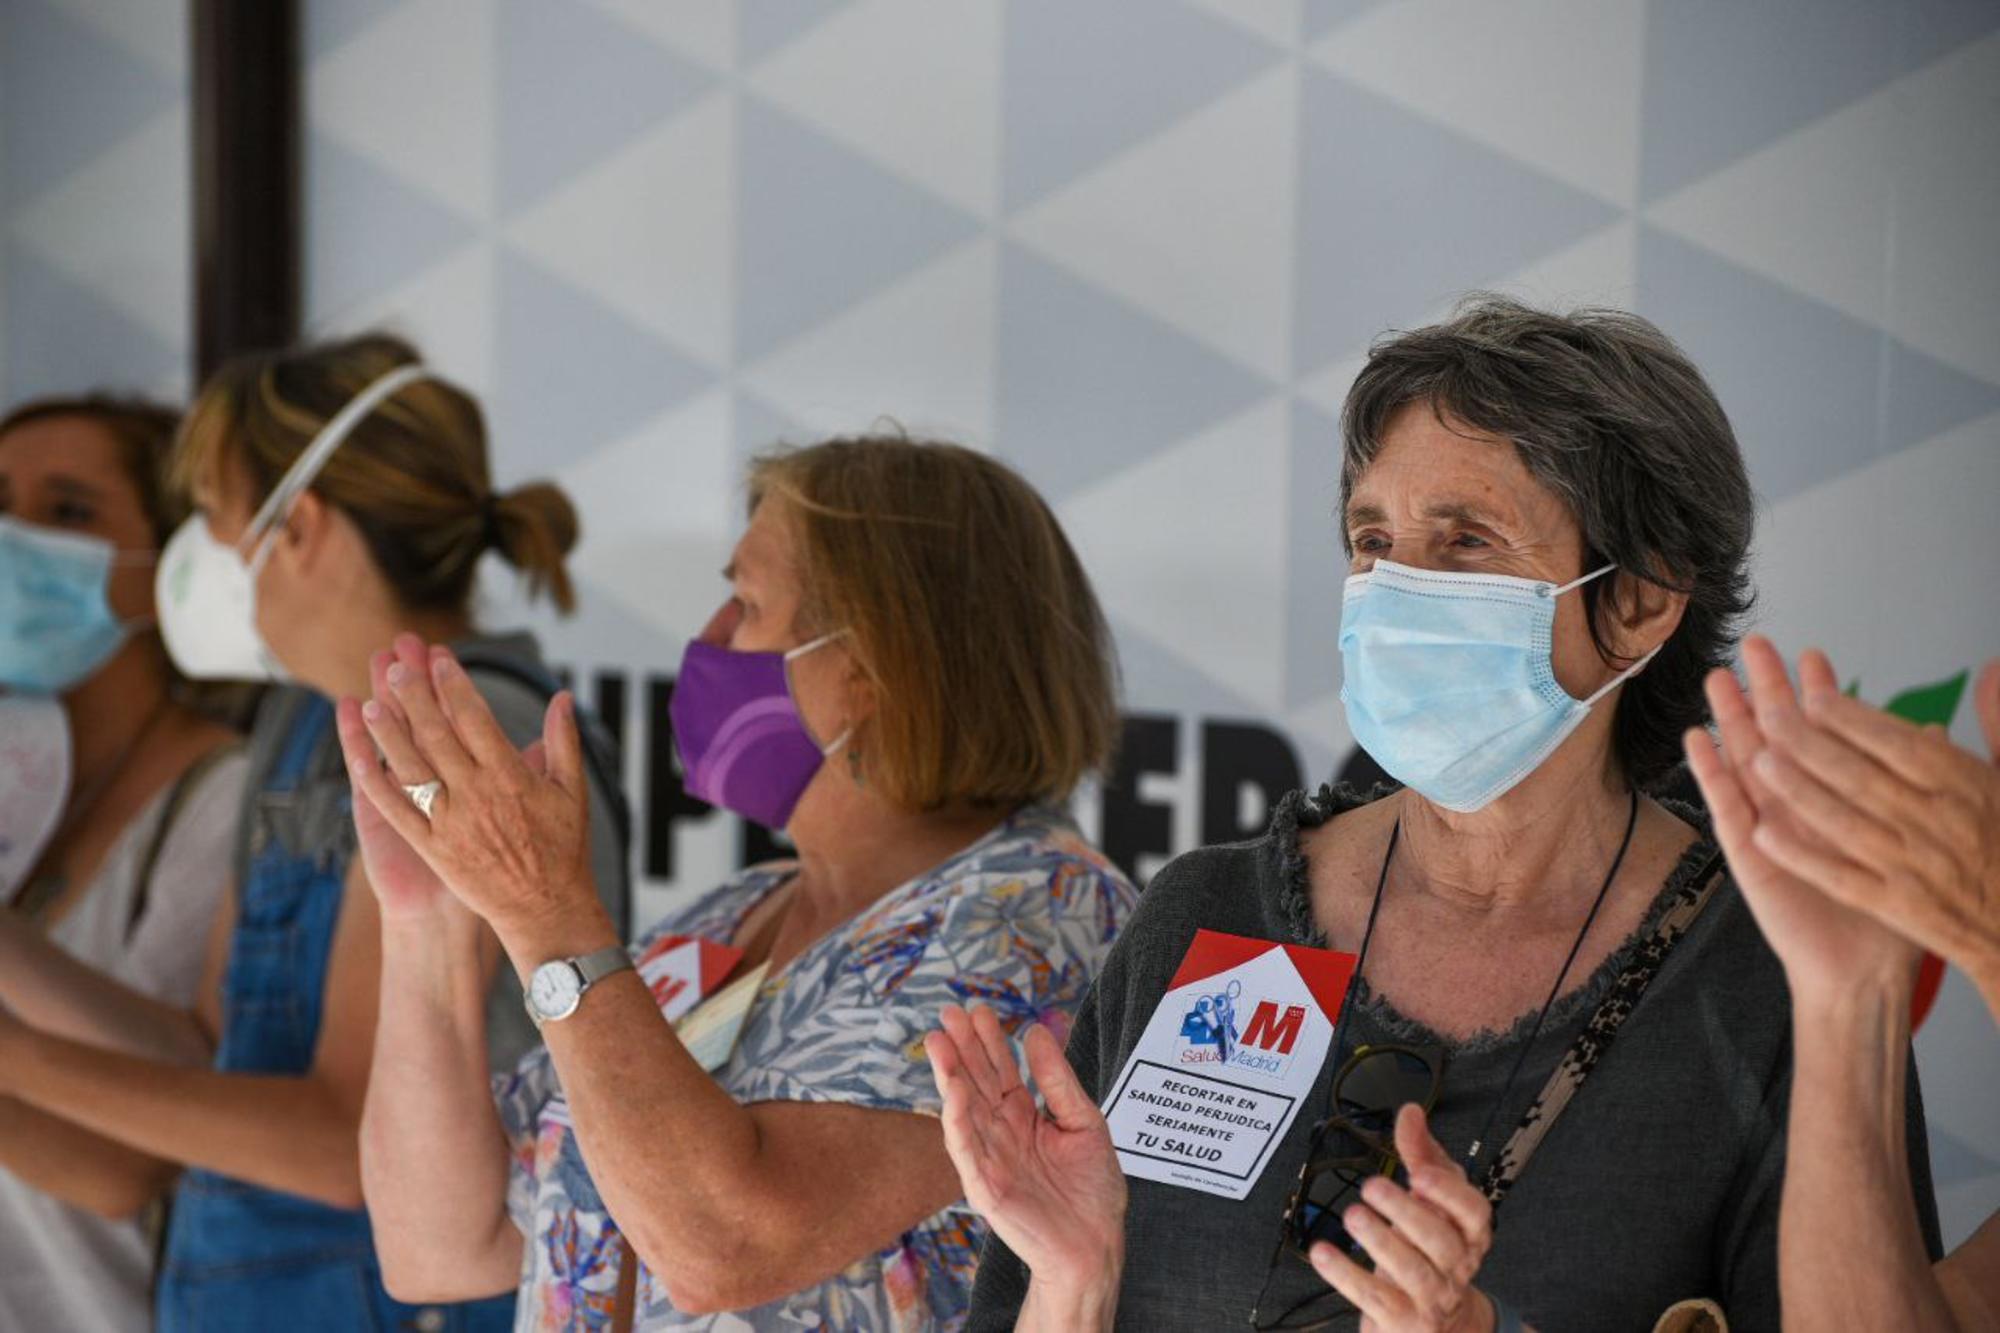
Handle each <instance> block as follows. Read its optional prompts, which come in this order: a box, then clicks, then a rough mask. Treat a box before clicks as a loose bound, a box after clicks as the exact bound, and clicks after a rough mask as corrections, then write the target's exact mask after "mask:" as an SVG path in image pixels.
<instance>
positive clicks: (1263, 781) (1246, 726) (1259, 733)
mask: <svg viewBox="0 0 2000 1333" xmlns="http://www.w3.org/2000/svg"><path fill="white" fill-rule="evenodd" d="M1201 754H1202V760H1201V840H1202V842H1204V843H1215V842H1240V841H1241V840H1243V839H1244V838H1254V837H1256V836H1257V835H1258V834H1260V833H1262V832H1263V831H1264V825H1265V822H1266V821H1267V820H1268V819H1269V817H1270V810H1271V807H1272V806H1274V805H1276V804H1277V803H1278V798H1279V797H1280V796H1283V795H1284V794H1285V793H1286V792H1288V791H1291V790H1292V789H1293V788H1295V787H1297V786H1298V785H1299V783H1300V782H1301V781H1302V771H1301V769H1300V766H1299V757H1298V755H1297V754H1296V753H1295V752H1294V751H1293V749H1292V746H1291V742H1290V741H1287V740H1286V739H1285V738H1284V737H1283V736H1280V735H1279V734H1278V733H1277V732H1275V731H1272V730H1271V729H1270V728H1269V727H1263V726H1259V725H1257V724H1256V723H1254V722H1205V723H1203V724H1202V728H1201ZM1246 784H1247V785H1249V786H1252V787H1256V788H1258V789H1260V790H1261V791H1262V792H1263V793H1264V814H1262V815H1260V816H1259V817H1258V818H1257V820H1256V822H1255V823H1252V824H1245V823H1244V822H1243V819H1242V801H1241V799H1240V798H1241V795H1242V791H1243V788H1244V786H1245V785H1246Z"/></svg>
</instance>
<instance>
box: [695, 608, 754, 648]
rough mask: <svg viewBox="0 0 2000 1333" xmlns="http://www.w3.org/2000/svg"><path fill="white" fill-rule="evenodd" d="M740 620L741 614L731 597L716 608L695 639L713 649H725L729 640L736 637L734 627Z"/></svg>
mask: <svg viewBox="0 0 2000 1333" xmlns="http://www.w3.org/2000/svg"><path fill="white" fill-rule="evenodd" d="M742 619H743V612H742V611H741V609H739V608H738V607H737V605H736V599H735V598H733V597H732V598H730V599H729V600H728V601H726V602H724V603H723V604H722V605H721V606H719V607H717V608H716V612H715V614H714V615H712V616H710V617H709V618H708V624H706V625H704V626H702V630H701V633H700V634H699V635H697V636H696V637H697V638H698V639H700V641H701V642H703V643H706V644H709V645H711V646H713V647H717V648H727V647H728V646H729V641H730V639H732V638H734V637H735V635H736V626H737V625H738V623H740V622H741V621H742Z"/></svg>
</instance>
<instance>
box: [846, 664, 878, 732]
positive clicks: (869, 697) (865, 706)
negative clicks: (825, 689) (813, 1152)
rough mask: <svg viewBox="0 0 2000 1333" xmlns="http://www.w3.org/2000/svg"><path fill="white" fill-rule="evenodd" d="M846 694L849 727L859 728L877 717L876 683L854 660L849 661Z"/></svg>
mask: <svg viewBox="0 0 2000 1333" xmlns="http://www.w3.org/2000/svg"><path fill="white" fill-rule="evenodd" d="M845 693H846V701H847V725H848V726H849V727H859V726H860V725H861V724H862V723H863V722H866V721H867V720H868V719H869V718H871V717H874V716H875V709H876V705H877V702H878V699H879V696H878V695H877V694H876V692H875V682H874V681H872V680H870V679H869V678H868V673H867V672H865V671H863V670H862V669H861V664H860V663H859V662H855V661H854V660H853V659H852V658H850V659H848V668H847V679H846V682H845Z"/></svg>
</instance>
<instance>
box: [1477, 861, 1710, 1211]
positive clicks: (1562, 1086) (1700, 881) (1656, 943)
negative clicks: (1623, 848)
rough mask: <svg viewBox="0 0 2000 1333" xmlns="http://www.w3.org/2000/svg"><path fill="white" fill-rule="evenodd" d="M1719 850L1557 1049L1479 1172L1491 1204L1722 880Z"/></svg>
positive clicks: (1519, 1169)
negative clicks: (1517, 1119) (1538, 1086)
mask: <svg viewBox="0 0 2000 1333" xmlns="http://www.w3.org/2000/svg"><path fill="white" fill-rule="evenodd" d="M1721 860H1722V853H1721V852H1720V851H1718V852H1716V853H1714V855H1712V856H1711V857H1710V858H1709V860H1708V862H1707V864H1705V865H1704V866H1703V867H1702V869H1701V871H1700V873H1698V874H1695V875H1692V876H1690V877H1689V878H1688V882H1687V883H1686V884H1685V885H1684V886H1683V887H1682V888H1681V890H1680V892H1679V893H1678V894H1676V895H1675V897H1674V899H1673V901H1672V902H1670V903H1669V904H1668V905H1667V908H1666V910H1665V911H1663V912H1662V913H1661V914H1660V919H1659V921H1658V922H1657V923H1656V924H1655V925H1654V927H1653V931H1652V933H1651V934H1650V935H1648V936H1647V937H1646V938H1645V939H1644V940H1643V941H1642V942H1641V943H1640V944H1639V947H1638V948H1637V949H1636V950H1634V952H1633V955H1632V961H1631V962H1630V963H1628V964H1626V966H1625V969H1624V971H1622V972H1620V973H1619V974H1618V976H1617V978H1616V979H1615V980H1613V982H1612V983H1611V989H1610V991H1609V992H1608V993H1607V994H1606V995H1605V997H1604V1001H1603V1003H1601V1004H1599V1005H1598V1006H1597V1009H1596V1011H1595V1012H1594V1013H1592V1014H1591V1016H1590V1021H1589V1022H1587V1023H1585V1024H1584V1025H1583V1030H1582V1031H1581V1032H1579V1033H1577V1035H1576V1040H1575V1041H1574V1042H1572V1043H1570V1048H1569V1049H1568V1050H1567V1051H1565V1052H1563V1058H1562V1059H1561V1061H1559V1062H1558V1063H1557V1065H1556V1068H1555V1072H1554V1073H1553V1074H1550V1075H1549V1081H1548V1082H1547V1083H1545V1084H1543V1085H1542V1090H1541V1092H1540V1093H1539V1094H1537V1095H1536V1097H1535V1100H1534V1101H1533V1102H1531V1103H1529V1105H1528V1109H1527V1111H1526V1112H1524V1113H1523V1114H1522V1116H1521V1123H1520V1124H1519V1125H1517V1126H1516V1127H1515V1129H1514V1133H1513V1135H1512V1137H1510V1138H1509V1139H1508V1140H1507V1144H1506V1146H1505V1147H1503V1148H1502V1149H1501V1150H1500V1155H1499V1156H1498V1157H1495V1158H1494V1159H1493V1163H1492V1165H1491V1166H1489V1167H1487V1168H1486V1171H1485V1174H1484V1175H1482V1176H1481V1177H1480V1181H1479V1188H1480V1189H1481V1190H1482V1191H1483V1192H1484V1193H1485V1195H1486V1198H1487V1200H1488V1201H1489V1202H1491V1203H1492V1205H1493V1206H1494V1207H1495V1208H1498V1207H1499V1206H1500V1201H1501V1200H1502V1199H1504V1198H1506V1197H1507V1191H1508V1190H1510V1189H1512V1188H1513V1186H1514V1182H1515V1181H1516V1180H1518V1179H1520V1177H1521V1172H1523V1171H1525V1170H1526V1169H1527V1167H1528V1159H1529V1158H1531V1157H1533V1156H1534V1155H1535V1149H1537V1148H1539V1147H1541V1146H1542V1140H1543V1139H1544V1138H1546V1137H1548V1132H1549V1130H1550V1129H1551V1128H1553V1127H1554V1125H1555V1123H1556V1120H1557V1118H1558V1117H1560V1116H1561V1115H1562V1113H1563V1111H1564V1109H1565V1108H1566V1107H1568V1106H1569V1103H1570V1099H1571V1098H1573V1097H1575V1096H1576V1094H1577V1092H1578V1090H1579V1089H1581V1088H1582V1087H1583V1083H1584V1080H1585V1079H1587V1078H1589V1077H1590V1074H1591V1071H1592V1070H1594V1069H1596V1068H1597V1064H1598V1062H1599V1061H1600V1060H1602V1059H1603V1058H1604V1053H1605V1052H1606V1051H1608V1050H1610V1049H1611V1042H1612V1039H1613V1038H1615V1037H1616V1036H1617V1035H1618V1029H1619V1027H1620V1026H1621V1025H1622V1024H1623V1023H1624V1022H1625V1020H1626V1019H1627V1018H1629V1017H1630V1016H1631V1014H1632V1011H1633V1010H1634V1009H1637V1008H1638V1007H1639V999H1640V997H1641V996H1643V995H1645V993H1646V987H1648V986H1650V985H1652V983H1653V978H1654V977H1655V976H1657V975H1658V974H1659V971H1660V967H1661V965H1662V964H1664V963H1665V962H1666V961H1667V955H1668V954H1669V953H1670V952H1672V950H1673V947H1674V945H1676V944H1678V943H1680V940H1681V937H1682V936H1684V935H1686V934H1687V933H1688V931H1689V930H1690V929H1692V928H1693V926H1694V923H1695V920H1696V918H1698V917H1700V915H1701V910H1702V908H1704V907H1706V906H1708V903H1709V900H1710V899H1711V898H1713V897H1714V896H1715V891H1716V889H1717V888H1718V887H1719V886H1720V885H1721V884H1722V880H1723V867H1722V865H1721Z"/></svg>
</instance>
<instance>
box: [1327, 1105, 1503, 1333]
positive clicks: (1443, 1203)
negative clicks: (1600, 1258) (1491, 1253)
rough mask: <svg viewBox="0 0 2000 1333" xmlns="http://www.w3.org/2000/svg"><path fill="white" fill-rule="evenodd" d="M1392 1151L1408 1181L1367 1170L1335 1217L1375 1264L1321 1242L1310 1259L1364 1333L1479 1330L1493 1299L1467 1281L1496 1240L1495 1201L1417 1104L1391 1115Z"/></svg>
mask: <svg viewBox="0 0 2000 1333" xmlns="http://www.w3.org/2000/svg"><path fill="white" fill-rule="evenodd" d="M1396 1153H1397V1155H1398V1156H1399V1157H1400V1158H1401V1159H1402V1162H1403V1167H1404V1169H1405V1171H1406V1172H1407V1173H1408V1175H1409V1181H1410V1183H1409V1186H1408V1187H1407V1188H1405V1187H1404V1186H1402V1185H1398V1184H1397V1183H1396V1182H1395V1181H1393V1180H1391V1179H1390V1178H1389V1177H1387V1176H1373V1177H1370V1178H1369V1180H1368V1181H1367V1182H1366V1183H1365V1184H1363V1185H1362V1187H1361V1202H1360V1203H1356V1204H1350V1205H1349V1206H1348V1208H1347V1211H1346V1212H1344V1213H1343V1214H1341V1219H1340V1220H1341V1224H1342V1225H1343V1226H1345V1227H1346V1228H1347V1234H1348V1235H1350V1236H1352V1237H1353V1238H1354V1241H1355V1243H1356V1244H1358V1245H1359V1246H1360V1247H1361V1248H1362V1249H1363V1250H1365V1251H1366V1252H1367V1254H1368V1257H1369V1258H1370V1259H1372V1260H1374V1261H1375V1268H1374V1271H1373V1272H1370V1271H1369V1270H1368V1269H1367V1268H1364V1267H1363V1266H1362V1265H1361V1264H1360V1263H1358V1262H1357V1261H1355V1260H1354V1259H1352V1258H1350V1257H1348V1256H1347V1255H1345V1254H1342V1253H1341V1252H1340V1250H1339V1249H1337V1248H1336V1247H1334V1246H1333V1245H1331V1244H1329V1243H1327V1242H1326V1241H1318V1242H1316V1243H1315V1244H1314V1245H1313V1247H1312V1251H1311V1253H1310V1254H1309V1255H1308V1256H1307V1257H1308V1258H1309V1259H1311V1261H1312V1266H1313V1269H1314V1270H1315V1271H1316V1272H1318V1274H1319V1275H1320V1276H1321V1277H1323V1278H1325V1279H1326V1281H1327V1285H1329V1286H1331V1287H1332V1288H1333V1289H1334V1290H1335V1291H1338V1292H1339V1293H1340V1294H1341V1295H1343V1296H1345V1297H1346V1298H1347V1299H1348V1300H1349V1301H1352V1302H1353V1303H1354V1306H1355V1308H1356V1309H1358V1310H1360V1311H1361V1315H1362V1319H1361V1329H1362V1333H1485V1331H1486V1330H1489V1329H1491V1328H1492V1327H1493V1324H1494V1312H1493V1305H1492V1303H1491V1302H1490V1301H1488V1300H1487V1299H1486V1297H1485V1296H1484V1295H1482V1294H1481V1293H1480V1291H1479V1289H1478V1288H1477V1287H1475V1286H1473V1279H1474V1278H1475V1277H1476V1276H1477V1275H1478V1273H1479V1265H1480V1264H1481V1263H1482V1262H1483V1261H1484V1260H1485V1258H1486V1251H1487V1250H1488V1249H1489V1248H1491V1246H1492V1244H1493V1207H1492V1205H1491V1204H1490V1203H1488V1202H1487V1200H1486V1196H1485V1195H1484V1194H1481V1193H1480V1192H1479V1191H1478V1190H1477V1189H1475V1188H1474V1187H1473V1185H1472V1183H1471V1182H1470V1181H1469V1180H1467V1179H1466V1177H1465V1171H1464V1169H1463V1168H1461V1167H1460V1166H1459V1165H1458V1163H1457V1162H1454V1161H1453V1160H1452V1159H1451V1157H1450V1155H1449V1154H1448V1153H1446V1152H1445V1150H1444V1148H1443V1146H1442V1145H1441V1144H1439V1143H1438V1141H1437V1140H1436V1139H1435V1138H1434V1137H1432V1135H1431V1132H1430V1126H1429V1125H1428V1124H1427V1123H1426V1121H1425V1118H1424V1112H1423V1108H1422V1107H1420V1106H1417V1105H1416V1104H1414V1103H1411V1104H1409V1105H1406V1106H1404V1107H1403V1109H1402V1110H1401V1111H1399V1112H1398V1113H1397V1115H1396Z"/></svg>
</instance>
